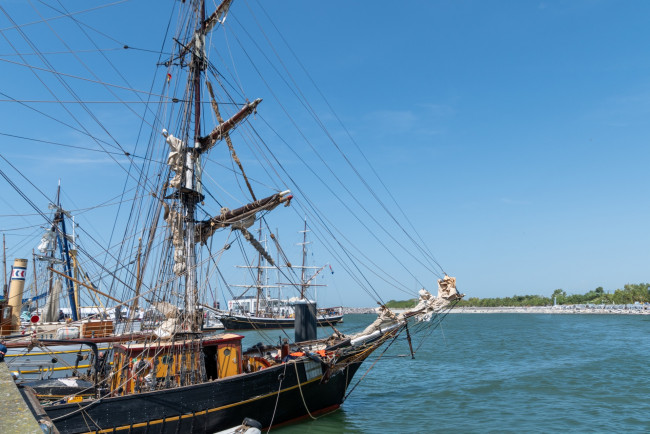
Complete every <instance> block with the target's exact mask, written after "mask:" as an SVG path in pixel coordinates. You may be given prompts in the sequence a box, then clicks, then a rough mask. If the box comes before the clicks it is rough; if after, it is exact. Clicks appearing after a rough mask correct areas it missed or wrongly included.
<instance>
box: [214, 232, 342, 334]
mask: <svg viewBox="0 0 650 434" xmlns="http://www.w3.org/2000/svg"><path fill="white" fill-rule="evenodd" d="M260 232H261V231H260ZM301 232H302V234H303V240H302V243H300V244H301V246H302V263H301V265H293V264H292V263H288V264H287V265H286V267H285V268H284V270H291V271H295V270H299V272H300V281H299V283H298V284H295V285H294V284H288V283H281V282H280V283H275V284H269V278H268V270H269V269H272V270H278V271H283V270H280V269H279V268H278V267H276V266H275V263H274V262H271V263H270V264H269V260H270V259H271V258H268V259H267V258H265V257H264V255H263V254H261V253H260V254H259V257H258V258H257V265H252V266H243V267H242V268H247V269H251V270H253V271H254V273H255V274H254V276H255V283H254V284H252V285H231V286H232V287H243V288H244V292H243V293H242V294H241V295H238V296H236V297H233V298H232V299H231V300H228V304H227V310H226V311H216V314H217V317H218V318H219V321H221V323H222V324H223V325H224V328H226V329H229V330H258V329H279V328H293V327H294V324H295V310H294V306H295V305H296V303H310V304H314V305H316V309H315V311H316V325H317V327H328V326H334V325H336V324H338V323H340V322H341V321H343V309H342V307H326V308H318V307H317V306H318V304H317V302H316V298H317V297H316V294H315V293H310V292H309V289H310V288H312V287H317V286H324V285H322V284H316V283H314V280H315V279H316V277H317V276H318V275H319V274H320V272H321V271H323V270H324V269H325V267H326V266H327V265H323V266H320V267H317V266H309V265H308V264H307V263H306V261H307V256H308V254H307V245H308V241H307V232H308V230H307V220H305V225H304V230H303V231H301ZM274 239H275V238H274ZM271 261H272V259H271ZM270 265H272V266H270ZM251 289H255V293H254V295H247V293H248V292H249V291H250V290H251ZM282 289H284V290H285V292H282ZM288 294H295V295H294V296H292V297H289V296H288ZM310 296H312V297H311V298H310Z"/></svg>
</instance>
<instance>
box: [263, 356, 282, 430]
mask: <svg viewBox="0 0 650 434" xmlns="http://www.w3.org/2000/svg"><path fill="white" fill-rule="evenodd" d="M286 373H287V364H286V363H285V364H284V372H283V373H282V375H281V376H280V385H279V386H278V396H277V397H276V398H275V407H274V408H273V415H271V422H270V423H269V429H268V430H267V431H266V432H267V433H269V432H271V427H272V426H273V420H275V412H276V410H277V409H278V402H280V390H282V382H283V381H284V377H285V375H286Z"/></svg>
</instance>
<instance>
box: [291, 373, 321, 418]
mask: <svg viewBox="0 0 650 434" xmlns="http://www.w3.org/2000/svg"><path fill="white" fill-rule="evenodd" d="M291 362H293V367H294V368H296V381H297V382H298V390H300V397H301V398H302V404H303V405H304V406H305V410H307V414H308V415H309V417H311V418H312V419H313V420H316V419H318V418H317V417H314V416H313V415H312V414H311V413H310V412H309V408H307V402H305V395H303V394H302V386H301V385H300V375H299V374H298V363H297V362H296V361H295V360H292V361H291Z"/></svg>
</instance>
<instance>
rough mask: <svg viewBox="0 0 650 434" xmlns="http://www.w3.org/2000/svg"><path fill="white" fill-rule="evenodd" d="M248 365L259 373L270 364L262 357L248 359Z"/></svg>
mask: <svg viewBox="0 0 650 434" xmlns="http://www.w3.org/2000/svg"><path fill="white" fill-rule="evenodd" d="M248 363H249V365H250V366H251V367H252V368H253V369H254V370H255V371H261V370H262V369H266V368H268V367H269V366H271V362H269V361H268V360H266V359H265V358H264V357H251V358H250V359H248Z"/></svg>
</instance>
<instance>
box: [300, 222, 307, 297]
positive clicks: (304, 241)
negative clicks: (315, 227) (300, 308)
mask: <svg viewBox="0 0 650 434" xmlns="http://www.w3.org/2000/svg"><path fill="white" fill-rule="evenodd" d="M306 262H307V218H306V217H305V230H304V231H302V268H301V270H300V299H304V298H305V291H306V290H307V284H306V282H305V266H306Z"/></svg>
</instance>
